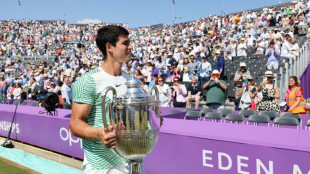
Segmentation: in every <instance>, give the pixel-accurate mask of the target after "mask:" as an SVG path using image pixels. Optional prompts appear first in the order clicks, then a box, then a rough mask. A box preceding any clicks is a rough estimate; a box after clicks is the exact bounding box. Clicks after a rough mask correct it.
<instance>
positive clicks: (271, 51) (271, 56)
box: [265, 42, 280, 70]
mask: <svg viewBox="0 0 310 174" xmlns="http://www.w3.org/2000/svg"><path fill="white" fill-rule="evenodd" d="M265 56H266V57H267V58H268V61H267V69H269V70H272V69H275V70H276V69H278V67H279V62H278V58H279V56H280V49H279V48H277V47H276V46H275V43H274V42H271V43H270V46H269V48H268V49H267V50H266V53H265Z"/></svg>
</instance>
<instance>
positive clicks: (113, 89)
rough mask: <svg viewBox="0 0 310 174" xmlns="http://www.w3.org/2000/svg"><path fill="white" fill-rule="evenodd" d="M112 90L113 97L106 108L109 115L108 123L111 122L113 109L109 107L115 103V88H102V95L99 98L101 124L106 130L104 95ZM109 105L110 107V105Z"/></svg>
mask: <svg viewBox="0 0 310 174" xmlns="http://www.w3.org/2000/svg"><path fill="white" fill-rule="evenodd" d="M110 90H111V91H112V93H113V98H112V103H111V104H110V105H108V109H109V111H110V112H109V117H110V123H111V124H112V122H113V120H112V117H111V116H112V112H113V111H114V110H113V109H110V108H111V107H112V108H113V107H114V105H115V101H116V90H115V88H113V87H112V86H108V87H106V88H105V89H104V90H103V92H102V93H103V95H102V98H101V109H102V121H103V126H104V129H105V130H107V129H108V126H109V125H108V123H107V116H106V110H105V101H106V96H107V94H108V92H109V91H110ZM110 106H111V107H110Z"/></svg>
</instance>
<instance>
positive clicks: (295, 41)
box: [292, 38, 300, 57]
mask: <svg viewBox="0 0 310 174" xmlns="http://www.w3.org/2000/svg"><path fill="white" fill-rule="evenodd" d="M292 45H293V46H292V48H293V50H295V51H293V54H294V55H295V56H296V57H298V56H299V53H300V48H299V45H298V43H297V40H296V39H295V38H294V39H292Z"/></svg>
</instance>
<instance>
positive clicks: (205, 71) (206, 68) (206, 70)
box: [199, 57, 212, 81]
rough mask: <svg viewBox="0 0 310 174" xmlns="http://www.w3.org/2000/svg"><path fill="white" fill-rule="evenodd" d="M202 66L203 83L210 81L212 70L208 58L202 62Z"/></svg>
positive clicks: (200, 68) (200, 70)
mask: <svg viewBox="0 0 310 174" xmlns="http://www.w3.org/2000/svg"><path fill="white" fill-rule="evenodd" d="M201 61H202V62H201V64H200V67H199V73H200V80H201V81H209V80H210V72H211V70H212V68H211V64H210V63H209V62H207V61H206V58H205V57H203V58H202V60H201Z"/></svg>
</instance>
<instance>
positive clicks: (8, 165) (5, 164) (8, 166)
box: [0, 158, 39, 174]
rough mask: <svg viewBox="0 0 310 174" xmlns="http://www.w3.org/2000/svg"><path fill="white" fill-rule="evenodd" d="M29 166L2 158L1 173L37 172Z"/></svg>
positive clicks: (25, 173)
mask: <svg viewBox="0 0 310 174" xmlns="http://www.w3.org/2000/svg"><path fill="white" fill-rule="evenodd" d="M37 173H39V172H36V171H33V170H31V169H29V168H26V167H24V166H21V165H19V164H16V163H14V162H12V161H9V160H7V159H4V158H0V174H37Z"/></svg>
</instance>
